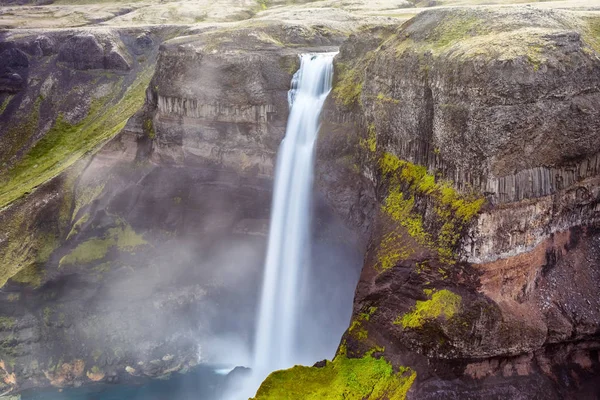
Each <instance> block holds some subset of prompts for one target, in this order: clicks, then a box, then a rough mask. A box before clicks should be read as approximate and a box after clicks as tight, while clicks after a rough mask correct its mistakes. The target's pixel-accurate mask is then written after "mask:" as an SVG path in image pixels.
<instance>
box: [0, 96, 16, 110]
mask: <svg viewBox="0 0 600 400" xmlns="http://www.w3.org/2000/svg"><path fill="white" fill-rule="evenodd" d="M13 97H14V96H13V95H12V94H11V95H8V96H6V98H4V101H3V102H2V104H0V114H2V113H4V110H6V107H8V103H10V101H11V100H12V98H13Z"/></svg>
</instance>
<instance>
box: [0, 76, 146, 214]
mask: <svg viewBox="0 0 600 400" xmlns="http://www.w3.org/2000/svg"><path fill="white" fill-rule="evenodd" d="M151 76H152V70H151V69H147V70H146V71H144V72H143V73H141V74H140V76H138V78H137V79H136V80H135V82H134V83H133V84H132V85H131V86H130V87H129V88H128V89H127V90H126V91H125V93H124V95H123V97H122V98H121V99H120V100H119V101H117V102H116V103H115V104H111V102H114V101H115V100H116V99H117V94H116V93H112V94H110V95H108V96H106V97H104V98H100V99H96V100H94V101H93V102H92V104H91V106H90V110H89V113H88V116H87V117H86V118H84V119H83V120H82V121H81V122H79V123H77V124H75V125H71V124H69V123H68V122H66V121H65V120H64V118H63V117H62V116H60V115H59V117H58V118H57V120H56V121H55V123H54V125H53V126H52V128H51V129H50V131H49V132H48V133H47V134H46V135H44V137H42V139H40V140H39V141H38V142H37V143H36V144H35V145H34V146H33V147H32V148H31V149H30V150H29V152H28V153H27V154H25V155H24V156H23V157H22V158H21V160H19V161H18V162H17V163H16V164H15V165H13V166H12V167H11V168H10V169H9V170H8V171H6V172H3V173H0V185H2V186H3V191H2V193H1V194H0V207H3V206H5V205H7V204H9V203H10V202H12V201H14V200H15V199H17V198H19V197H21V196H23V195H24V194H26V193H28V192H30V191H31V190H33V189H34V188H35V187H37V186H38V185H40V184H42V183H44V182H46V181H47V180H48V179H51V178H52V177H54V176H56V175H57V174H59V173H60V172H62V171H63V170H65V169H66V168H68V167H69V166H71V165H73V163H75V162H76V161H77V160H78V159H80V158H81V157H82V156H83V155H84V154H86V153H88V152H90V151H93V150H94V149H97V148H98V146H99V145H100V144H102V143H103V142H104V141H106V140H108V139H110V138H112V137H113V136H114V135H115V134H116V133H117V132H119V131H120V130H121V129H122V128H123V126H125V123H126V122H127V120H128V119H129V117H131V116H132V115H133V113H134V112H135V111H137V110H138V109H139V108H140V107H141V106H142V105H143V103H144V98H145V97H144V91H145V89H146V87H147V86H148V83H149V82H150V78H151ZM36 114H39V106H38V107H37V111H36V112H34V113H33V114H32V116H31V117H30V118H29V121H28V122H27V123H26V124H25V125H24V126H22V127H20V128H19V131H22V130H23V129H29V128H27V127H29V126H31V127H32V129H31V130H32V132H35V130H36V129H37V125H38V117H37V116H36ZM19 136H22V135H21V134H20V135H19ZM17 147H18V148H19V149H21V148H23V145H22V143H21V144H19V145H18V146H17ZM3 153H4V154H6V153H5V152H3ZM9 154H10V153H9Z"/></svg>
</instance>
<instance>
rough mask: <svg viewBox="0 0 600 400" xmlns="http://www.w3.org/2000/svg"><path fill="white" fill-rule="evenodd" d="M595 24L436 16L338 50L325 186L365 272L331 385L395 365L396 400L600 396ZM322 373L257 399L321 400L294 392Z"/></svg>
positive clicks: (548, 14) (549, 14)
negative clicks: (357, 244)
mask: <svg viewBox="0 0 600 400" xmlns="http://www.w3.org/2000/svg"><path fill="white" fill-rule="evenodd" d="M597 24H598V20H597V19H593V18H590V19H586V18H581V17H578V16H576V15H574V14H571V13H568V12H559V11H540V10H534V9H531V8H517V9H515V8H507V9H485V8H483V9H477V10H436V11H427V12H423V13H421V14H419V15H418V16H417V17H415V18H414V19H412V20H410V21H408V22H407V23H405V24H404V25H402V26H400V27H397V28H391V29H389V28H378V29H372V30H371V31H369V32H368V33H367V32H364V33H363V34H362V35H356V36H351V38H350V39H349V40H348V41H347V42H346V43H344V44H343V45H342V47H341V50H340V55H339V57H338V58H337V59H336V78H335V79H336V83H335V85H334V91H333V95H332V96H331V98H330V99H329V101H328V106H327V107H326V111H325V113H324V121H323V128H322V132H321V137H320V143H319V165H318V166H317V167H318V177H319V186H320V187H321V190H323V191H324V192H325V193H327V194H328V199H329V201H330V203H331V204H332V205H333V206H334V207H336V208H337V209H338V211H339V212H340V213H342V215H344V216H345V219H346V220H347V222H348V223H349V224H351V225H353V226H355V227H356V228H357V229H358V231H359V232H362V234H363V238H364V241H365V245H366V255H365V265H364V268H363V271H362V275H361V279H360V282H359V284H358V288H357V291H356V297H355V302H354V315H353V320H352V323H351V325H350V327H349V329H348V331H347V332H346V334H345V335H344V338H343V339H342V342H341V344H340V348H339V349H338V354H337V355H336V358H335V359H334V361H333V363H332V367H333V369H334V371H335V370H336V369H337V370H338V371H340V372H338V373H340V374H343V372H341V371H344V370H346V368H350V367H346V365H352V364H351V363H353V362H356V363H358V362H360V363H365V364H366V365H368V366H369V367H368V368H375V367H376V364H375V361H373V360H372V357H374V356H376V357H383V358H384V359H386V360H388V361H389V362H390V364H391V365H392V366H393V367H394V368H393V371H394V372H398V373H401V374H402V375H401V378H399V379H402V380H404V381H405V380H407V379H409V380H411V384H412V386H411V387H410V390H409V391H408V393H407V388H406V387H405V386H403V385H400V386H393V387H388V389H386V393H387V397H388V398H404V397H405V396H407V398H414V399H446V398H448V399H450V398H461V399H483V398H485V399H488V398H511V399H532V398H542V397H544V398H556V399H558V398H595V396H597V394H598V391H599V390H600V387H599V386H598V383H597V382H598V379H597V378H598V376H599V374H600V360H599V359H598V356H597V355H598V350H599V349H600V337H599V336H598V332H600V303H599V302H598V299H597V296H595V295H594V294H593V293H595V292H596V291H597V288H598V287H599V286H600V269H599V261H600V259H599V255H600V254H599V253H598V247H597V246H598V240H600V237H599V236H598V228H597V225H598V216H599V214H598V202H599V198H598V196H597V194H598V182H599V181H598V173H597V167H596V164H597V161H596V160H597V152H598V150H599V148H600V143H598V138H599V136H598V132H599V131H600V126H599V125H598V121H600V108H598V105H599V104H600V101H599V100H600V81H599V80H598V77H599V76H600V58H599V57H598V54H599V53H598V51H599V50H600V47H598V44H599V43H600V41H599V40H600V37H598V36H597V32H598V31H597V26H598V25H597ZM595 27H596V28H595ZM367 361H368V362H367ZM347 363H350V364H347ZM327 365H329V364H327ZM319 367H320V368H321V369H319V368H317V367H315V368H313V370H311V371H301V370H298V369H292V370H289V371H284V372H281V373H277V374H273V375H272V376H271V377H270V378H268V379H267V381H266V382H265V383H264V384H263V387H262V388H261V391H259V393H258V395H257V399H267V398H276V396H275V393H277V391H276V390H280V389H281V388H282V387H283V388H286V389H287V390H289V391H291V392H293V391H294V390H297V391H296V392H294V393H295V394H296V395H297V396H298V397H302V398H311V397H310V396H309V394H308V393H306V392H303V391H302V388H297V387H295V386H294V385H293V382H294V381H295V380H297V379H306V380H308V381H309V382H312V380H316V381H319V380H320V379H330V378H331V377H330V376H329V374H330V372H329V368H330V367H325V368H323V366H322V365H321V366H319ZM364 368H367V367H364ZM413 373H415V374H416V378H412V377H413V375H412V374H413ZM307 377H310V378H307ZM359 377H360V378H359V379H358V380H357V381H356V382H355V383H354V384H355V385H358V387H363V386H362V385H364V389H365V390H367V389H368V388H369V387H370V388H371V390H375V392H377V391H378V390H381V389H382V387H383V386H384V385H387V383H385V382H387V381H385V380H384V378H381V377H380V378H379V379H375V380H372V379H371V378H370V377H367V376H366V375H362V376H360V375H359ZM331 379H337V378H331ZM413 381H414V383H413ZM592 382H595V383H592ZM307 387H308V386H307ZM277 388H279V389H277ZM338 389H340V390H342V389H343V387H342V388H338ZM338 389H332V390H333V391H334V392H335V390H338ZM361 390H362V389H361ZM335 393H337V392H335ZM359 397H360V396H359ZM367 397H368V396H367ZM375 397H377V396H375ZM377 398H379V397H377ZM384 398H385V397H384Z"/></svg>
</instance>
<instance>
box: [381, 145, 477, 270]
mask: <svg viewBox="0 0 600 400" xmlns="http://www.w3.org/2000/svg"><path fill="white" fill-rule="evenodd" d="M379 170H380V172H381V174H382V177H383V179H384V181H385V182H386V183H387V184H388V195H387V197H386V198H385V200H384V204H383V206H382V211H383V212H384V213H385V214H386V215H387V216H388V217H390V219H392V220H393V221H395V222H397V223H398V224H400V225H401V226H402V227H404V229H405V231H406V233H407V234H408V235H409V236H410V237H412V238H413V239H414V240H415V241H416V242H417V243H419V244H420V245H422V246H425V247H427V248H429V249H432V250H434V251H435V252H436V253H437V254H438V256H439V258H440V260H441V261H442V262H445V263H448V264H453V263H454V262H455V258H456V257H455V254H454V251H455V248H456V245H457V244H458V241H459V239H460V237H461V234H462V232H463V230H464V228H465V227H466V226H467V225H468V224H469V222H470V221H471V220H472V218H473V217H474V216H475V215H477V213H478V212H479V209H480V208H481V206H482V205H483V203H484V201H485V200H484V198H483V197H481V196H479V195H478V194H476V193H474V192H471V193H460V192H458V191H457V190H456V189H454V187H453V186H452V183H451V182H450V181H447V180H441V179H436V178H435V176H434V175H432V174H430V173H428V172H427V169H426V168H425V167H423V166H420V165H415V164H412V163H410V162H407V161H403V160H400V159H399V158H398V157H396V156H394V155H393V154H390V153H385V154H384V155H383V157H381V158H380V160H379ZM418 198H426V199H428V200H430V203H431V204H432V207H433V211H434V213H435V215H436V217H437V218H436V220H437V223H438V224H439V225H440V226H439V228H438V229H430V230H429V231H428V230H426V229H425V226H424V224H423V217H422V213H420V212H419V211H418V210H417V207H416V200H417V199H418ZM404 242H405V241H403V240H402V235H401V234H400V233H398V232H390V233H388V234H387V235H386V236H384V238H383V239H382V241H381V244H380V246H379V249H378V253H377V256H378V263H377V266H376V268H378V269H379V270H386V269H388V268H391V267H393V266H394V265H395V264H396V263H397V262H398V261H400V260H402V259H406V258H407V257H409V256H410V255H411V254H412V252H413V250H412V249H411V248H410V247H409V246H408V244H404Z"/></svg>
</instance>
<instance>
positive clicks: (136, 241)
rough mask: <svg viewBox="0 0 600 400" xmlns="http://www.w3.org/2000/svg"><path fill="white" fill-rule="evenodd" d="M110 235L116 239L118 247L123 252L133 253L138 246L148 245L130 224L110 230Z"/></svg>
mask: <svg viewBox="0 0 600 400" xmlns="http://www.w3.org/2000/svg"><path fill="white" fill-rule="evenodd" d="M109 235H111V236H112V237H114V238H116V245H117V247H118V248H119V250H121V251H133V250H135V248H136V247H138V246H143V245H145V244H148V242H146V241H145V240H144V238H143V237H142V235H139V234H137V233H136V232H135V231H134V230H133V229H132V228H131V226H129V225H128V224H125V225H123V226H121V227H118V228H112V229H110V230H109Z"/></svg>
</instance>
